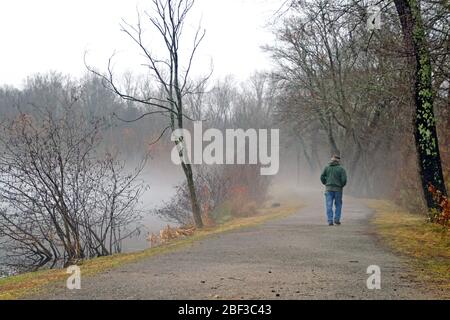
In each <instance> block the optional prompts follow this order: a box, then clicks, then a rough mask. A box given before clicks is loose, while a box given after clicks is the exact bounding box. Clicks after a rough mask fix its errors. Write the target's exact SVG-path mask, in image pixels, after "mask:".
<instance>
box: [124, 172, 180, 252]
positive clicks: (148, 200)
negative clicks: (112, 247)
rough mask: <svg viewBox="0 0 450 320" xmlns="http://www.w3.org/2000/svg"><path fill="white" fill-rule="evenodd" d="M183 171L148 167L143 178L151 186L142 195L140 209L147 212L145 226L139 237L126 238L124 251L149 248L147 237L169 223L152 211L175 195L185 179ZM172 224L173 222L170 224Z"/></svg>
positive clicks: (144, 220) (143, 222) (144, 219)
mask: <svg viewBox="0 0 450 320" xmlns="http://www.w3.org/2000/svg"><path fill="white" fill-rule="evenodd" d="M180 173H181V172H179V171H177V170H173V171H172V173H169V172H160V171H159V172H158V170H157V169H152V168H149V169H146V170H145V172H144V173H143V174H142V179H144V180H145V181H146V183H147V184H148V185H149V186H150V189H149V190H147V191H146V192H145V193H144V194H143V195H142V197H141V201H142V204H141V205H140V209H142V210H144V211H145V212H146V213H145V215H144V217H143V219H142V221H141V223H142V225H143V228H142V229H141V234H140V235H139V236H137V237H133V238H130V239H126V240H124V242H123V246H122V247H123V252H133V251H138V250H143V249H147V248H149V242H148V241H147V237H148V235H149V234H151V233H155V234H159V231H160V230H162V229H163V228H165V227H166V226H167V225H168V224H169V223H168V222H167V221H164V220H162V219H161V218H160V217H158V216H156V215H153V214H152V213H151V211H152V210H153V209H155V208H157V207H158V206H160V205H161V204H162V203H163V202H165V201H169V200H170V198H171V197H173V196H174V195H175V186H176V185H178V184H179V183H180V182H182V181H183V177H182V175H181V174H180ZM170 225H171V226H172V224H170Z"/></svg>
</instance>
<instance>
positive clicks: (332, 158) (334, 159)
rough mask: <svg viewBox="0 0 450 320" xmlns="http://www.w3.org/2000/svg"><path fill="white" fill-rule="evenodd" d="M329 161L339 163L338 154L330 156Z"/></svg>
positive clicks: (339, 157)
mask: <svg viewBox="0 0 450 320" xmlns="http://www.w3.org/2000/svg"><path fill="white" fill-rule="evenodd" d="M331 161H334V162H339V161H341V156H340V155H338V154H333V155H332V156H331Z"/></svg>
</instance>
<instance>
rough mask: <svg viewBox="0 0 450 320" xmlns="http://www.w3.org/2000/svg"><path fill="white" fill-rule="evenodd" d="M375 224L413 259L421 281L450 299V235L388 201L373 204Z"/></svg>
mask: <svg viewBox="0 0 450 320" xmlns="http://www.w3.org/2000/svg"><path fill="white" fill-rule="evenodd" d="M369 206H370V207H371V208H373V209H374V210H375V211H376V214H375V215H374V218H373V221H372V222H373V224H374V226H375V228H376V230H377V233H378V235H379V236H380V238H381V239H382V241H383V242H384V243H386V244H387V245H388V246H389V247H391V248H392V249H393V250H394V251H396V252H397V253H400V254H402V255H404V256H406V257H409V261H411V265H412V266H413V268H414V270H415V271H416V275H417V277H418V279H419V280H421V281H423V282H425V283H427V284H429V286H430V287H431V288H432V289H435V290H437V292H438V293H439V295H440V296H441V297H442V298H443V299H450V232H449V231H448V230H446V229H444V228H443V227H442V226H439V225H436V224H432V223H429V222H427V221H426V217H425V216H421V215H415V214H411V213H408V212H406V211H404V210H402V209H401V208H399V207H397V206H395V205H393V204H392V203H390V202H387V201H380V200H373V201H369Z"/></svg>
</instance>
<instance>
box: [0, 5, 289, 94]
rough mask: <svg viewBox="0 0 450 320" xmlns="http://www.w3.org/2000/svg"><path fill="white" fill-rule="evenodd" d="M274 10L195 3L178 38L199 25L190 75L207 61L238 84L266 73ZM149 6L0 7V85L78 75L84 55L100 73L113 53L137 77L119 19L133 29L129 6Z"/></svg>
mask: <svg viewBox="0 0 450 320" xmlns="http://www.w3.org/2000/svg"><path fill="white" fill-rule="evenodd" d="M281 3H282V1H281V0H196V3H195V7H194V9H195V11H194V12H193V13H192V16H191V19H190V22H189V24H188V26H187V29H186V30H187V31H186V33H185V38H190V36H191V35H192V34H191V31H190V30H194V27H195V26H196V25H197V24H198V20H199V19H201V25H202V27H203V28H204V29H206V32H207V34H206V38H205V40H204V42H203V44H202V46H201V49H200V51H199V55H198V58H197V60H196V64H195V66H194V67H195V68H196V70H197V74H202V73H206V72H207V71H208V70H209V67H210V61H211V59H212V61H213V64H214V74H213V76H214V78H217V77H221V76H225V75H228V74H233V75H235V76H236V78H237V79H239V80H243V79H245V78H246V77H247V76H249V75H250V74H251V73H252V72H253V71H254V70H262V69H269V68H270V66H271V64H270V59H269V58H268V56H267V55H266V54H264V53H263V52H262V51H261V50H260V46H261V45H264V44H268V43H270V42H271V41H272V36H271V33H270V31H269V30H268V29H267V28H266V23H267V22H268V21H269V20H270V19H272V18H273V14H274V13H275V11H276V10H277V9H278V8H279V6H280V5H281ZM150 5H151V2H150V1H148V0H64V1H62V0H39V1H36V0H9V1H5V0H3V1H1V2H0V35H1V36H0V41H1V44H2V45H1V49H0V85H5V84H8V85H15V86H20V85H21V84H22V83H23V80H24V79H25V78H26V77H27V76H28V75H31V74H34V73H38V72H40V73H42V72H47V71H50V70H55V71H60V72H63V73H70V74H72V75H74V76H81V75H82V74H84V73H85V72H86V69H85V67H84V63H83V55H84V53H85V51H88V62H89V64H90V65H93V66H95V67H96V68H98V69H100V70H104V69H105V67H106V63H107V59H108V58H109V56H110V55H111V54H112V53H113V52H114V51H116V52H117V54H118V56H117V57H116V60H115V61H116V62H117V68H118V69H117V70H120V71H123V70H130V71H132V72H135V73H136V72H139V71H143V69H139V64H140V61H139V60H138V59H136V55H133V53H138V50H137V48H136V47H134V46H133V44H132V43H131V42H130V39H129V38H127V36H126V35H125V34H124V33H122V32H120V27H119V23H120V22H121V19H122V18H125V19H126V20H127V21H129V22H134V21H135V20H136V6H138V7H139V8H140V9H149V8H150ZM189 27H190V28H189ZM149 43H150V42H149ZM150 47H151V46H150ZM152 48H153V47H152Z"/></svg>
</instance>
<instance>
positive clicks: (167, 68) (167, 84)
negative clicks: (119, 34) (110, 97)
mask: <svg viewBox="0 0 450 320" xmlns="http://www.w3.org/2000/svg"><path fill="white" fill-rule="evenodd" d="M152 4H153V9H154V11H153V12H152V13H148V12H144V16H145V19H146V20H147V22H148V23H149V25H150V26H151V27H152V29H153V30H154V31H156V33H157V34H158V35H159V37H160V40H162V42H163V44H164V51H165V54H164V55H162V57H159V56H158V55H157V54H155V53H154V52H153V51H152V49H151V48H149V47H147V45H146V40H145V39H144V38H145V37H144V30H143V26H142V19H141V13H138V18H137V23H136V24H134V25H133V24H130V23H127V22H126V21H123V23H122V25H121V27H122V31H123V32H124V33H125V34H126V35H127V36H128V37H129V38H130V39H131V40H132V42H133V43H134V44H135V45H136V46H137V47H138V48H139V50H140V52H141V53H142V54H143V56H144V57H145V60H146V63H145V64H144V65H145V66H146V67H147V68H148V70H149V74H150V76H151V77H152V79H154V80H155V81H156V83H157V84H158V85H159V86H160V87H161V88H162V90H163V96H156V95H152V94H151V93H150V94H149V92H144V93H143V94H142V95H138V94H130V93H127V92H125V91H124V90H122V89H121V88H120V87H119V85H118V84H117V82H116V80H115V79H114V77H113V71H112V67H111V59H110V60H109V63H108V72H107V73H106V74H100V73H99V72H97V71H95V70H93V69H92V68H90V67H88V69H89V70H91V71H92V72H94V73H96V74H97V75H99V76H101V77H102V78H103V80H104V81H105V82H106V84H107V85H108V87H109V88H111V89H112V90H113V91H114V92H115V93H116V94H117V95H118V96H120V97H121V98H122V99H124V100H127V101H132V102H136V103H140V104H142V105H145V106H148V107H149V108H150V109H151V110H150V111H148V112H147V113H144V114H143V115H142V116H140V117H139V118H138V119H142V118H144V117H145V116H149V115H155V114H163V115H166V116H167V117H168V125H167V127H166V128H165V129H164V130H163V132H162V134H161V136H162V135H164V133H165V132H166V131H168V130H169V129H170V130H171V131H172V132H173V131H175V130H176V129H182V128H184V126H185V124H184V121H185V120H186V119H190V120H192V119H191V118H190V117H189V116H188V113H187V112H186V106H185V101H186V97H187V96H188V95H191V94H195V93H196V92H197V91H198V90H199V88H202V87H203V83H204V82H206V81H207V79H208V77H205V78H204V79H203V80H202V81H197V82H195V84H194V82H191V81H190V73H191V69H192V65H193V60H194V56H195V53H196V52H197V49H198V47H199V45H200V43H201V42H202V40H203V38H204V36H205V31H204V30H202V29H201V28H200V27H199V28H198V29H197V31H196V32H195V36H194V39H193V46H192V49H191V51H190V53H189V54H188V55H187V56H186V59H183V57H182V54H181V51H182V47H181V45H182V44H181V42H182V41H181V39H182V34H183V27H184V25H185V22H186V18H187V16H188V14H189V12H190V11H191V9H192V7H193V5H194V1H193V0H153V1H152ZM138 119H134V120H138ZM183 143H184V137H183V136H181V137H179V139H177V140H176V141H175V144H176V145H177V147H178V150H179V156H180V159H181V166H182V168H183V172H184V174H185V176H186V181H187V185H188V189H189V196H190V200H191V206H192V213H193V218H194V221H195V224H196V226H197V227H198V228H202V227H203V222H202V217H201V208H200V206H199V201H198V199H197V193H196V190H195V184H194V174H193V168H192V165H191V164H190V163H187V161H185V156H184V150H183V147H182V146H183Z"/></svg>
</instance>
